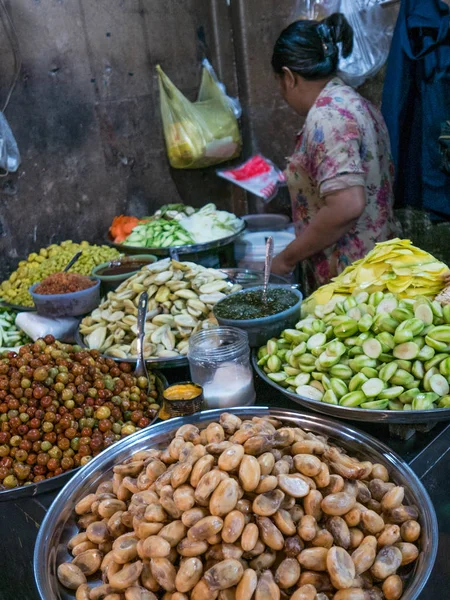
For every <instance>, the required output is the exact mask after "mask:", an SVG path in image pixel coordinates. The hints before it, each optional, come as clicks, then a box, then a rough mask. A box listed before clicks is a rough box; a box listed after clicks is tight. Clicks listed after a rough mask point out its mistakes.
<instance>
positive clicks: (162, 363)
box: [74, 329, 189, 369]
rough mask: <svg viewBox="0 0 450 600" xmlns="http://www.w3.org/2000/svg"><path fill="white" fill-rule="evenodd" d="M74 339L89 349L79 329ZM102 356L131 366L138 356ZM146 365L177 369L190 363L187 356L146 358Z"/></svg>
mask: <svg viewBox="0 0 450 600" xmlns="http://www.w3.org/2000/svg"><path fill="white" fill-rule="evenodd" d="M74 337H75V343H76V344H78V345H79V346H81V347H82V348H87V346H86V344H85V343H84V339H83V336H82V335H81V333H80V330H79V329H77V331H76V333H75V336H74ZM101 356H103V358H112V359H113V360H115V361H116V362H124V363H130V364H131V365H135V364H136V361H137V356H135V357H133V358H117V357H116V356H109V354H101ZM145 364H146V365H147V367H151V368H155V369H175V368H176V367H185V366H186V365H188V364H189V361H188V358H187V356H173V357H172V358H146V359H145Z"/></svg>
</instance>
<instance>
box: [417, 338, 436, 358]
mask: <svg viewBox="0 0 450 600" xmlns="http://www.w3.org/2000/svg"><path fill="white" fill-rule="evenodd" d="M425 342H426V338H425ZM435 354H436V350H435V349H434V348H431V347H430V346H427V345H425V346H424V347H423V348H421V349H420V352H419V354H418V355H417V358H418V359H419V360H421V361H422V362H425V361H427V360H430V359H431V358H433V356H434V355H435Z"/></svg>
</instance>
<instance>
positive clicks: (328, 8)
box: [294, 0, 396, 87]
mask: <svg viewBox="0 0 450 600" xmlns="http://www.w3.org/2000/svg"><path fill="white" fill-rule="evenodd" d="M335 12H341V13H343V14H344V15H345V17H346V18H347V21H348V22H349V23H350V25H351V26H352V28H353V33H354V38H353V52H352V53H351V54H350V56H349V57H347V58H340V60H339V73H338V74H339V76H340V77H341V78H342V79H343V80H344V81H345V83H347V84H348V85H351V86H353V87H359V86H360V85H362V84H363V83H364V81H365V80H366V79H367V78H369V77H372V76H373V75H375V74H376V73H377V72H378V71H379V70H380V69H381V67H382V66H383V65H384V63H385V62H386V60H387V57H388V54H389V48H390V45H391V40H392V35H393V32H394V26H395V14H396V13H395V11H393V10H390V9H387V8H383V7H382V6H380V3H379V0H298V1H297V7H296V11H295V13H294V18H295V19H314V20H321V19H324V18H325V17H327V16H329V15H331V14H333V13H335Z"/></svg>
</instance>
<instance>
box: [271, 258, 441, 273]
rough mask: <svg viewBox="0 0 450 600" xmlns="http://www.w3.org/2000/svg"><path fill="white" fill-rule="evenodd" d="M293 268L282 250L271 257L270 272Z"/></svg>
mask: <svg viewBox="0 0 450 600" xmlns="http://www.w3.org/2000/svg"><path fill="white" fill-rule="evenodd" d="M294 268H295V265H294V266H292V264H291V263H290V262H289V261H288V260H287V259H286V256H285V254H284V252H281V254H278V256H275V258H274V259H273V262H272V268H271V270H270V271H271V273H274V275H281V276H283V275H290V274H291V273H292V272H293V270H294ZM449 276H450V273H449Z"/></svg>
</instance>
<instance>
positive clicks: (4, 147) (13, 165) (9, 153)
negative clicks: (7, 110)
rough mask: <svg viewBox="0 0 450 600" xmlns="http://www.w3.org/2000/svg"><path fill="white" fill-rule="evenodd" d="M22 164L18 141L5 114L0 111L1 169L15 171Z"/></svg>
mask: <svg viewBox="0 0 450 600" xmlns="http://www.w3.org/2000/svg"><path fill="white" fill-rule="evenodd" d="M19 165H20V154H19V148H18V147H17V142H16V140H15V138H14V135H13V132H12V131H11V127H10V126H9V123H8V121H7V120H6V117H5V115H4V114H3V113H2V112H0V169H3V170H4V171H8V172H10V173H14V172H15V171H17V169H18V168H19Z"/></svg>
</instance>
